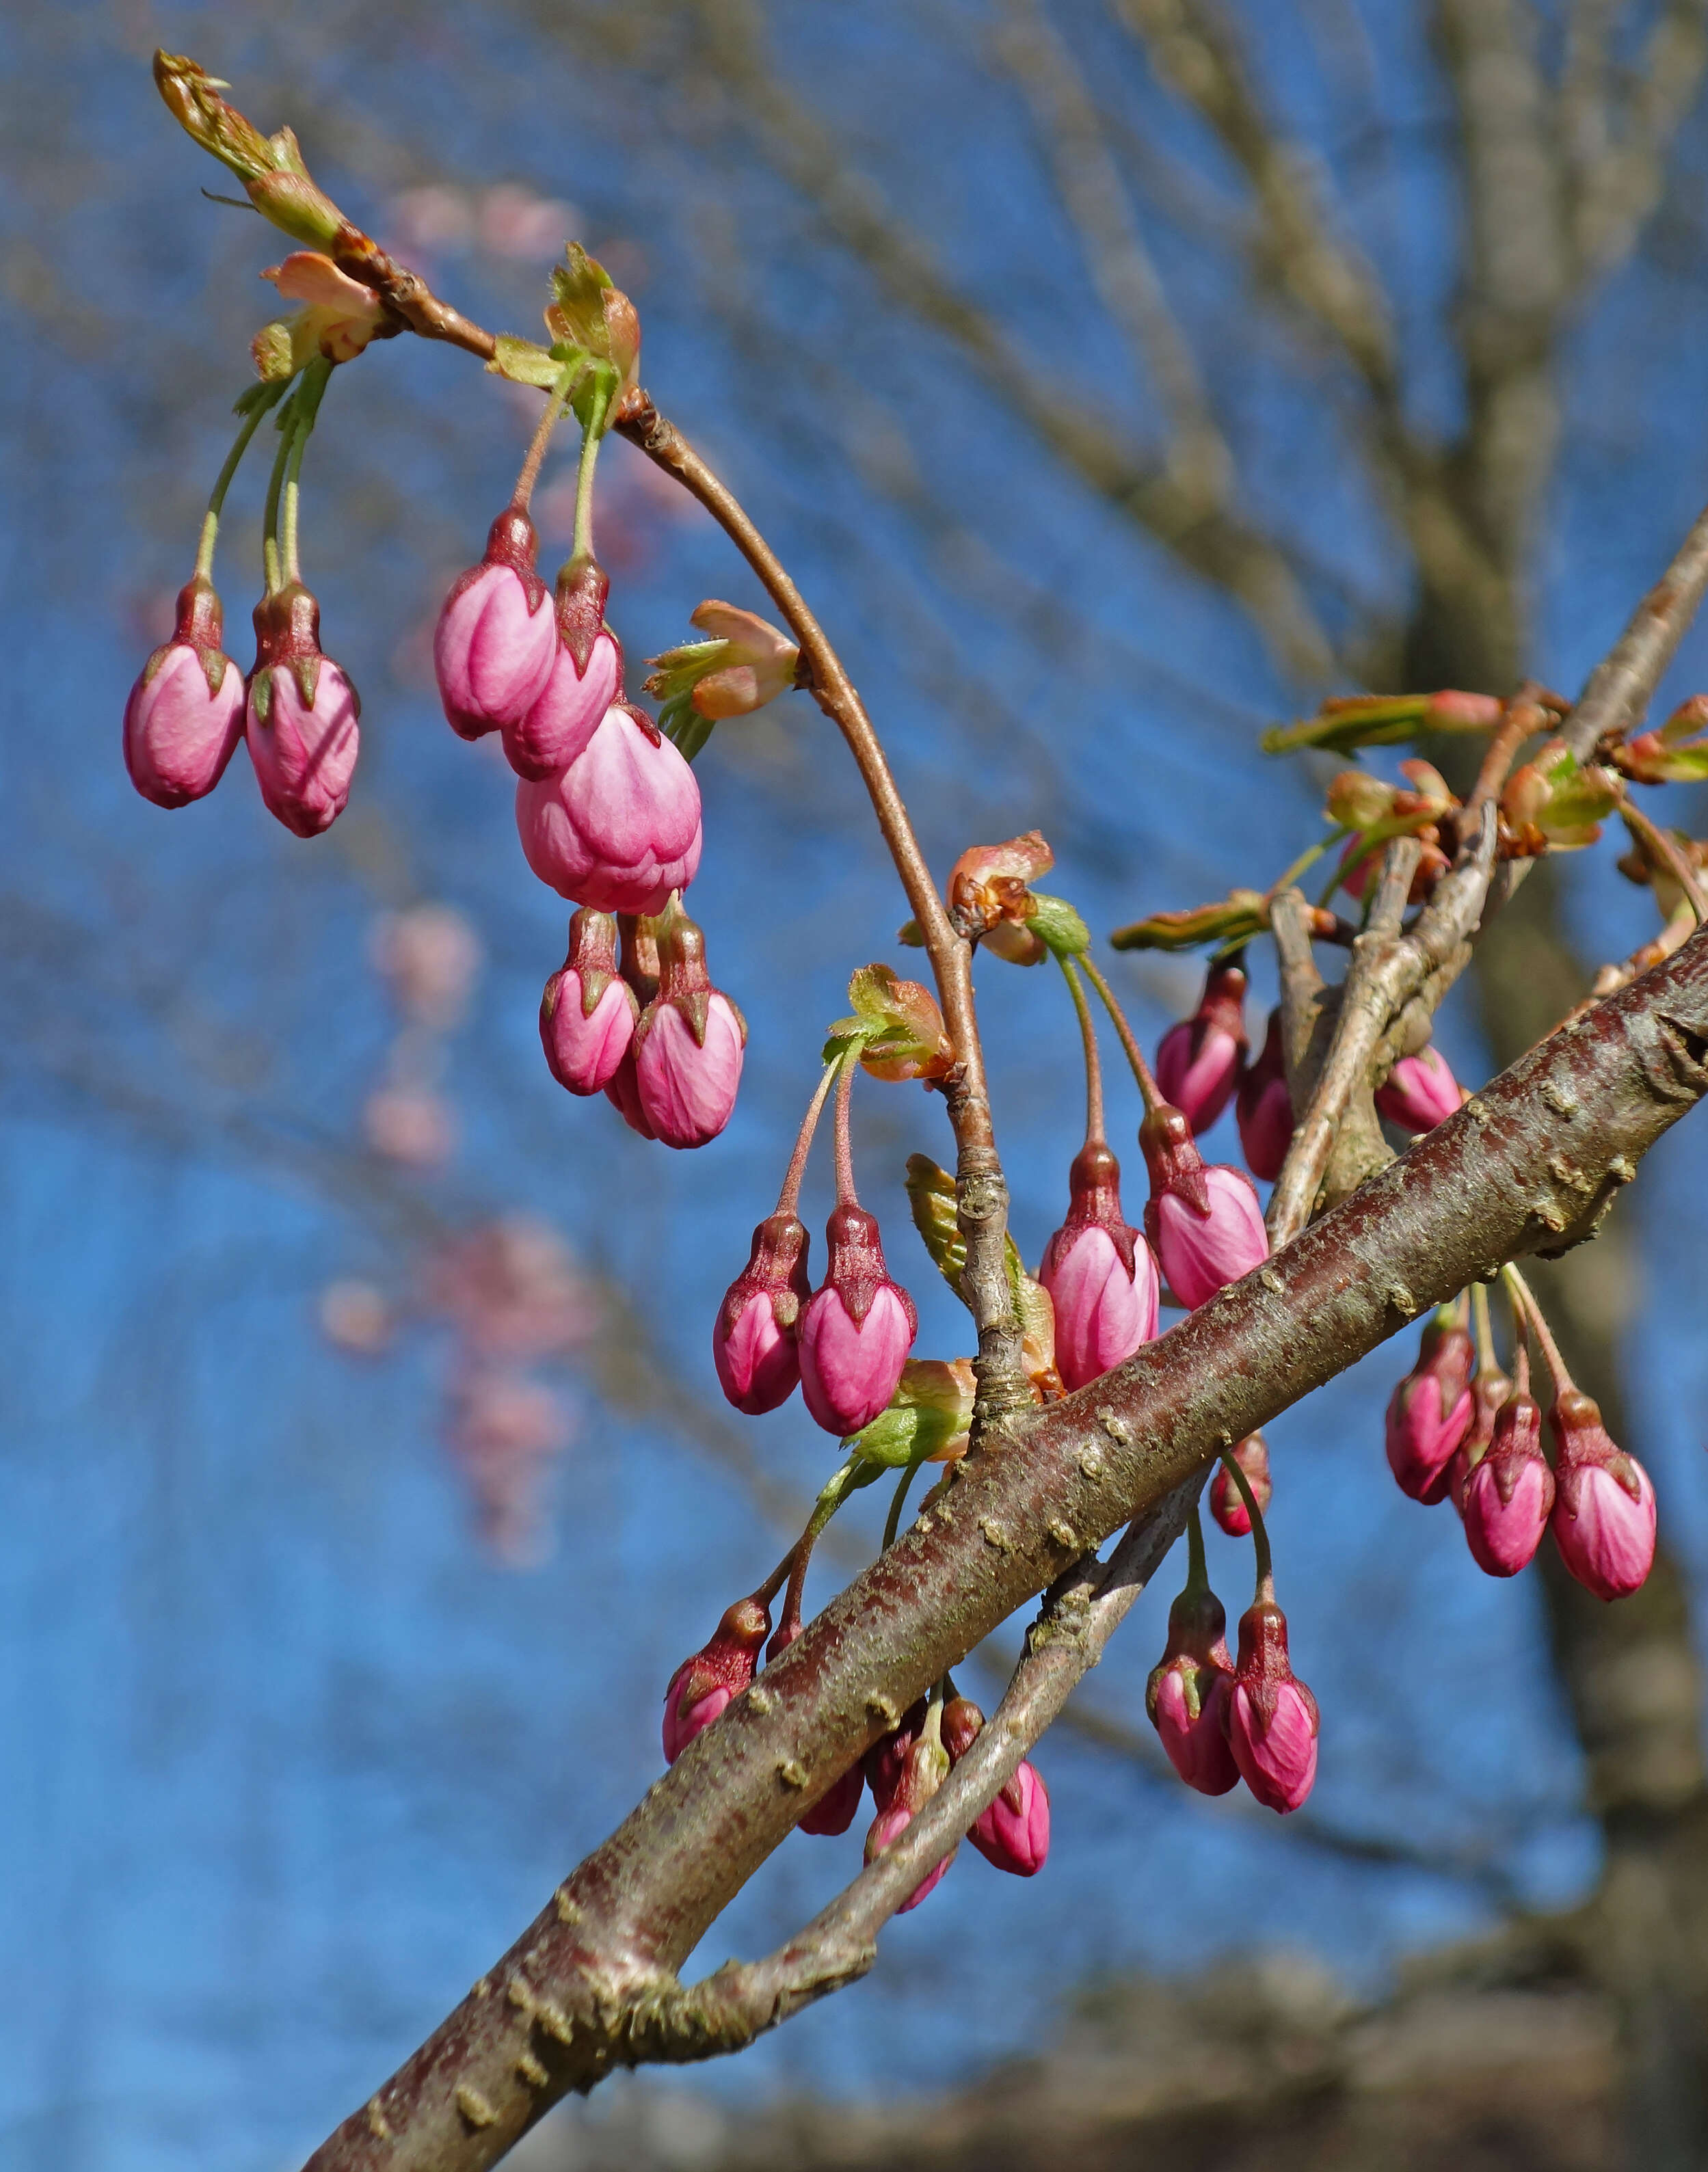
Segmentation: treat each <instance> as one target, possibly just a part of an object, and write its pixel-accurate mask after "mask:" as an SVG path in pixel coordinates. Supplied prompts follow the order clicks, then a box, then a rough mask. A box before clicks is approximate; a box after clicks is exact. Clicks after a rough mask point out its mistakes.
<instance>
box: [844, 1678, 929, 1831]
mask: <svg viewBox="0 0 1708 2172" xmlns="http://www.w3.org/2000/svg"><path fill="white" fill-rule="evenodd" d="M926 1710H927V1706H926V1701H925V1699H924V1697H921V1698H920V1699H919V1702H918V1703H917V1704H912V1705H909V1706H908V1709H907V1710H906V1712H903V1713H902V1718H901V1723H900V1725H899V1726H897V1727H892V1728H891V1729H890V1731H889V1733H888V1734H881V1735H880V1736H879V1737H878V1739H877V1740H876V1742H875V1743H873V1745H872V1746H871V1748H870V1750H867V1752H866V1754H865V1757H864V1758H862V1759H861V1761H860V1769H861V1770H862V1771H864V1773H865V1777H866V1784H867V1785H868V1786H869V1787H870V1789H871V1791H872V1799H873V1800H874V1802H876V1804H877V1806H878V1808H879V1809H881V1810H886V1809H888V1808H889V1807H890V1804H892V1802H893V1801H894V1800H895V1798H896V1790H897V1788H899V1787H900V1786H901V1784H902V1773H903V1772H904V1771H906V1770H907V1766H908V1752H909V1750H912V1748H913V1745H914V1743H915V1742H917V1741H918V1740H919V1730H920V1728H922V1727H924V1724H925V1713H926Z"/></svg>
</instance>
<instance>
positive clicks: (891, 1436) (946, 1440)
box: [843, 1390, 967, 1470]
mask: <svg viewBox="0 0 1708 2172" xmlns="http://www.w3.org/2000/svg"><path fill="white" fill-rule="evenodd" d="M900 1392H901V1391H900V1390H897V1394H898V1395H899V1394H900ZM966 1430H967V1427H966V1423H965V1422H964V1420H962V1419H959V1418H957V1417H955V1416H954V1415H953V1414H952V1413H951V1412H950V1411H940V1410H936V1409H933V1408H929V1407H928V1406H926V1405H924V1404H922V1403H902V1402H899V1401H897V1402H893V1403H892V1404H891V1405H890V1407H889V1408H888V1410H886V1411H879V1412H878V1415H877V1416H876V1417H875V1418H874V1419H873V1420H872V1422H871V1423H870V1425H869V1426H867V1427H865V1428H864V1429H863V1430H862V1431H860V1432H859V1433H853V1434H850V1435H849V1438H848V1439H846V1440H845V1441H844V1442H843V1448H844V1449H846V1450H847V1451H848V1453H849V1454H850V1455H857V1456H858V1457H859V1459H860V1460H861V1462H862V1463H868V1464H871V1465H876V1467H877V1468H878V1469H880V1470H902V1469H904V1468H905V1469H908V1470H911V1469H912V1468H913V1465H915V1464H919V1463H929V1461H930V1460H931V1458H932V1457H933V1456H934V1455H935V1454H938V1453H939V1452H940V1450H941V1449H946V1447H947V1446H948V1445H949V1444H950V1442H951V1440H953V1439H954V1438H955V1436H956V1433H965V1432H966Z"/></svg>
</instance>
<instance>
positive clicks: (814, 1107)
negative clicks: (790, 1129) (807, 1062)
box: [777, 1063, 837, 1214]
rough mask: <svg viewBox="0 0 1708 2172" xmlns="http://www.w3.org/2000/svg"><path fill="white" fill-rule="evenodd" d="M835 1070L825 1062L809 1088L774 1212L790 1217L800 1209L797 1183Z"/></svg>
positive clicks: (800, 1177) (803, 1173)
mask: <svg viewBox="0 0 1708 2172" xmlns="http://www.w3.org/2000/svg"><path fill="white" fill-rule="evenodd" d="M836 1076H837V1067H836V1066H835V1064H833V1063H827V1064H826V1065H825V1067H824V1075H823V1076H822V1078H820V1080H819V1082H818V1084H817V1085H816V1087H815V1088H814V1089H813V1095H812V1099H811V1100H810V1101H809V1102H808V1103H807V1105H806V1115H805V1116H803V1117H802V1118H801V1120H800V1130H799V1131H798V1132H796V1133H795V1151H794V1153H792V1154H790V1155H789V1166H788V1168H787V1169H785V1170H784V1174H783V1185H782V1188H781V1190H780V1191H779V1192H778V1194H777V1212H779V1214H793V1213H795V1212H798V1210H799V1208H800V1180H801V1179H802V1177H804V1176H805V1175H806V1158H807V1156H808V1155H809V1154H810V1153H811V1152H812V1135H813V1133H814V1132H816V1130H817V1129H818V1119H819V1116H820V1115H821V1114H822V1110H823V1108H824V1097H825V1095H826V1094H828V1093H829V1091H830V1089H831V1088H832V1086H833V1085H834V1084H835V1083H836Z"/></svg>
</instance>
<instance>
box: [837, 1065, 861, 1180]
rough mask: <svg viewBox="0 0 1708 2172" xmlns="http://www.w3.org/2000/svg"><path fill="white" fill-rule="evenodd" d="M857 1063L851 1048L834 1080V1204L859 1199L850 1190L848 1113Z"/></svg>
mask: <svg viewBox="0 0 1708 2172" xmlns="http://www.w3.org/2000/svg"><path fill="white" fill-rule="evenodd" d="M858 1067H859V1049H858V1048H851V1049H850V1050H849V1052H848V1054H847V1055H846V1056H843V1060H842V1068H841V1070H840V1071H839V1072H838V1074H837V1081H836V1203H837V1205H838V1207H858V1206H859V1198H858V1196H856V1194H855V1191H854V1132H853V1128H852V1126H851V1125H850V1123H849V1110H850V1109H851V1107H852V1106H853V1103H854V1073H855V1071H856V1069H857V1068H858Z"/></svg>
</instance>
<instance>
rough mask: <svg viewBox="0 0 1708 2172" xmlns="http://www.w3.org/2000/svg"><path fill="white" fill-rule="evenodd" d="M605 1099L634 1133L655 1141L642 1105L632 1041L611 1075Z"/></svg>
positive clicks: (656, 1135)
mask: <svg viewBox="0 0 1708 2172" xmlns="http://www.w3.org/2000/svg"><path fill="white" fill-rule="evenodd" d="M605 1098H606V1100H607V1101H609V1102H610V1104H611V1105H612V1108H613V1109H615V1110H616V1111H617V1114H618V1116H621V1117H622V1121H623V1122H624V1123H625V1124H627V1125H628V1128H629V1129H630V1131H632V1132H639V1134H640V1136H641V1137H642V1138H644V1139H655V1138H656V1137H658V1133H657V1132H655V1130H654V1129H653V1127H652V1124H651V1122H650V1121H649V1118H648V1116H647V1113H646V1110H644V1108H643V1107H642V1106H641V1103H640V1085H639V1082H638V1079H637V1078H636V1077H635V1071H634V1043H633V1041H630V1043H629V1045H628V1047H627V1048H626V1049H624V1051H623V1052H622V1062H620V1063H619V1064H618V1065H617V1068H616V1070H615V1071H614V1072H612V1074H611V1078H610V1081H609V1083H607V1085H606V1089H605Z"/></svg>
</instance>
